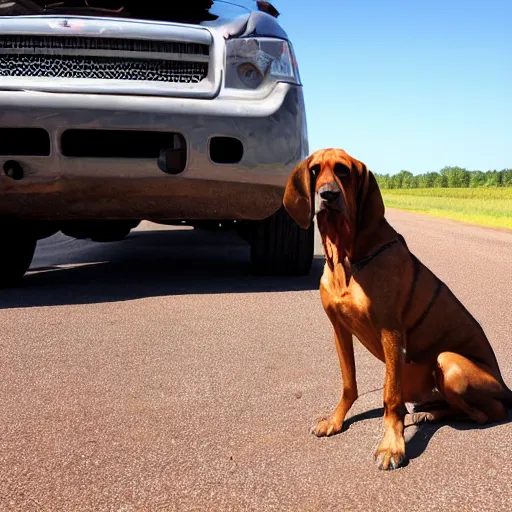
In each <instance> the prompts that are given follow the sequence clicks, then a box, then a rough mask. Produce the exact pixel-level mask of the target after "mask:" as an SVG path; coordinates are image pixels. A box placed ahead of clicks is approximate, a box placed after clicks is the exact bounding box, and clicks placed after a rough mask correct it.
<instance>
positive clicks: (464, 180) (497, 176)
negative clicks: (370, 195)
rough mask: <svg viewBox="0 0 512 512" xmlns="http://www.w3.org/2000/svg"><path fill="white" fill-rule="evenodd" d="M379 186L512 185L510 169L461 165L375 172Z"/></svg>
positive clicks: (460, 186)
mask: <svg viewBox="0 0 512 512" xmlns="http://www.w3.org/2000/svg"><path fill="white" fill-rule="evenodd" d="M375 178H376V179H377V183H378V184H379V187H380V188H477V187H512V169H503V170H501V171H486V172H484V171H468V170H467V169H463V168H461V167H444V168H443V169H441V170H440V171H439V172H427V173H425V174H416V175H414V174H413V173H412V172H409V171H400V172H399V173H397V174H392V175H389V174H375Z"/></svg>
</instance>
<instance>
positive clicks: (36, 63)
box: [0, 55, 208, 83]
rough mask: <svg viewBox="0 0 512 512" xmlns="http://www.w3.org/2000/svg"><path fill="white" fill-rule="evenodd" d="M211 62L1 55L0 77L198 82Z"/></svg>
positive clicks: (205, 73)
mask: <svg viewBox="0 0 512 512" xmlns="http://www.w3.org/2000/svg"><path fill="white" fill-rule="evenodd" d="M207 73H208V64H206V63H201V62H197V63H196V62H173V61H159V60H141V59H120V58H116V57H113V58H110V57H84V56H78V55H77V56H72V57H68V56H66V57H64V56H45V55H34V56H32V55H2V56H0V76H27V77H46V78H94V79H99V80H145V81H151V82H172V83H198V82H200V81H201V80H203V79H204V78H205V77H206V75H207Z"/></svg>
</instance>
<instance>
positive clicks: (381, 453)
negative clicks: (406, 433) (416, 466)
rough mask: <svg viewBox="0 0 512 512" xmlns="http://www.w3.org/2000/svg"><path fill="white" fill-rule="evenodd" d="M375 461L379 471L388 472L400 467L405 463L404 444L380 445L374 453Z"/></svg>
mask: <svg viewBox="0 0 512 512" xmlns="http://www.w3.org/2000/svg"><path fill="white" fill-rule="evenodd" d="M375 460H376V461H377V466H378V468H379V469H384V470H390V469H398V468H400V467H402V466H403V465H404V464H405V462H406V457H405V442H397V443H392V444H389V443H386V444H384V442H383V443H381V445H380V446H379V448H378V449H377V451H376V452H375Z"/></svg>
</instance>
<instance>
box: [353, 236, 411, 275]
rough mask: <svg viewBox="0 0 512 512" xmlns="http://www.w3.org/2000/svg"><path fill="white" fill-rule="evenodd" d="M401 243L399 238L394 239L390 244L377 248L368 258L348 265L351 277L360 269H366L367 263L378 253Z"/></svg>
mask: <svg viewBox="0 0 512 512" xmlns="http://www.w3.org/2000/svg"><path fill="white" fill-rule="evenodd" d="M399 242H401V240H400V239H399V238H395V239H394V240H391V242H388V243H387V244H384V245H383V246H382V247H379V248H378V249H377V250H375V251H373V252H372V253H371V254H370V255H369V256H366V258H363V259H362V260H359V261H357V262H355V263H351V264H350V268H351V270H352V275H354V274H356V273H357V272H359V271H360V270H361V269H363V268H364V267H366V265H368V263H370V262H371V261H372V260H373V259H374V258H376V257H377V256H378V255H379V254H380V253H382V252H384V251H385V250H387V249H389V248H390V247H393V245H395V244H397V243H399Z"/></svg>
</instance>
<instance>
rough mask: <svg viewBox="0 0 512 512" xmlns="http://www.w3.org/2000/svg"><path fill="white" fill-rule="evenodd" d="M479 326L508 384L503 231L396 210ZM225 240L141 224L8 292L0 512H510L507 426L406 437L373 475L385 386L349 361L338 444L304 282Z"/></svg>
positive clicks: (316, 316)
mask: <svg viewBox="0 0 512 512" xmlns="http://www.w3.org/2000/svg"><path fill="white" fill-rule="evenodd" d="M388 218H389V219H390V221H391V222H392V224H393V225H395V227H397V228H398V229H399V231H400V232H401V233H402V234H403V235H404V236H405V237H406V239H407V241H408V243H409V246H410V247H411V249H412V250H413V251H414V252H416V254H417V255H418V256H419V257H420V259H422V260H423V261H424V262H425V263H426V264H427V265H429V266H430V267H431V268H432V269H433V270H434V271H435V272H436V273H437V274H438V275H439V277H440V278H441V279H443V280H444V281H445V282H446V283H447V284H448V285H449V286H450V287H451V288H452V290H453V291H454V292H455V293H456V294H457V295H458V296H459V298H460V299H461V300H462V301H463V302H464V303H465V304H466V305H467V307H468V308H469V309H470V311H471V312H472V313H473V314H474V315H475V316H476V318H477V319H478V320H479V321H480V322H481V323H482V325H483V327H484V329H485V330H486V332H487V333H488V335H489V337H490V339H491V340H492V344H493V346H494V348H495V351H496V354H497V357H498V360H499V361H500V364H501V367H502V371H503V375H504V378H505V380H506V381H507V382H508V383H509V384H510V385H512V355H511V349H510V343H511V341H512V318H511V315H510V313H511V311H512V233H509V232H504V231H496V230H490V229H482V228H476V227H469V226H466V225H462V224H456V223H453V222H449V221H443V220H436V219H431V218H428V217H423V216H419V215H413V214H406V213H400V212H396V211H390V212H389V213H388ZM247 257H248V250H247V247H246V246H245V245H244V244H242V243H241V242H238V241H237V240H236V239H235V238H233V237H232V236H230V235H220V236H219V235H212V234H209V233H201V232H194V231H188V230H169V229H166V228H165V229H162V228H161V227H159V226H154V225H151V224H144V225H142V226H141V228H139V230H137V231H136V232H134V233H133V234H132V235H131V236H130V237H129V238H128V239H127V240H126V241H124V242H120V243H115V244H103V245H99V244H94V243H89V242H82V241H75V240H71V239H68V238H65V237H63V236H55V237H53V238H51V239H47V240H45V241H43V242H41V243H40V246H39V248H38V251H37V255H36V257H35V259H34V262H33V266H32V271H31V273H30V274H29V275H28V276H27V278H26V280H25V284H24V286H23V287H22V288H19V289H16V290H9V291H2V292H1V295H0V315H1V316H0V318H1V324H0V325H1V328H2V331H1V332H2V334H1V337H0V343H1V345H2V347H1V348H2V350H1V359H0V364H1V379H2V385H1V387H0V410H1V419H0V510H20V511H32V510H34V511H36V510H52V511H60V510H69V511H82V510H84V511H85V510H87V511H89V510H90V511H124V512H127V511H132V510H201V511H204V510H221V511H227V510H255V511H256V510H257V511H261V510H293V511H297V510H301V511H302V510H311V511H316V510H338V511H339V510H341V511H352V510H361V511H369V510H386V511H393V510H414V511H418V510H429V511H435V510H439V511H441V510H442V511H451V510H453V511H455V510H457V511H465V510H478V511H482V510H484V511H487V510H492V511H497V510H510V503H511V502H512V477H511V475H512V424H501V425H497V426H492V427H489V428H475V427H474V426H472V425H470V424H455V423H454V424H450V425H441V426H427V427H422V428H421V429H419V430H415V429H414V428H413V429H408V432H407V438H408V439H409V442H408V453H409V456H410V459H411V460H410V463H409V465H408V466H407V467H406V468H403V469H401V470H398V471H395V472H390V473H384V472H379V471H378V470H377V468H376V466H375V464H374V461H373V453H374V450H375V448H376V446H377V444H378V442H379V441H380V438H381V435H382V432H383V429H382V419H381V416H382V391H381V387H382V383H383V376H384V368H383V366H382V365H381V363H379V362H377V361H376V360H374V359H373V358H372V356H371V355H370V354H369V353H367V352H366V351H365V350H364V349H363V348H362V347H360V346H357V348H356V358H357V367H358V382H359V391H360V394H361V395H362V396H361V397H360V399H359V400H358V402H357V403H356V404H355V406H354V408H353V410H352V413H351V418H350V419H349V420H348V421H347V426H348V429H347V430H346V431H345V432H343V433H342V434H340V435H338V436H336V437H332V438H329V439H322V440H319V439H316V438H315V437H313V436H312V435H311V434H310V433H309V429H310V426H311V425H312V423H313V421H314V419H315V418H317V417H319V416H321V415H322V414H325V413H327V412H329V411H330V410H331V409H332V407H334V406H335V404H336V403H337V400H338V398H339V392H340V380H339V379H340V377H339V368H338V363H337V358H336V353H335V347H334V343H333V339H332V332H331V327H330V324H329V322H328V320H327V317H326V316H325V314H324V312H323V309H322V306H321V304H320V298H319V293H318V282H319V278H320V273H321V270H322V260H321V258H320V257H319V258H318V260H317V261H316V262H315V265H314V270H313V272H312V274H311V276H310V277H307V278H301V279H267V278H254V277H248V276H247V273H246V272H247Z"/></svg>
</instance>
